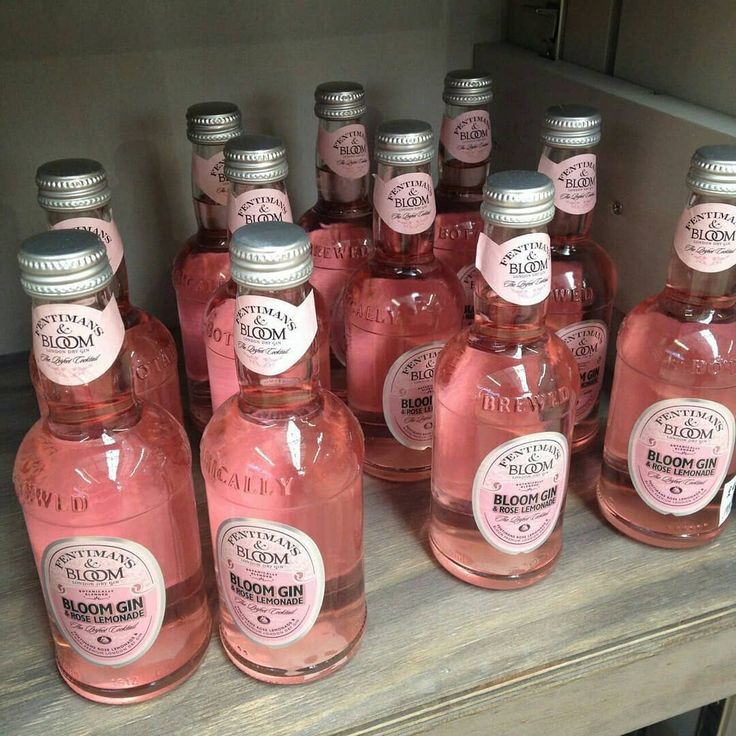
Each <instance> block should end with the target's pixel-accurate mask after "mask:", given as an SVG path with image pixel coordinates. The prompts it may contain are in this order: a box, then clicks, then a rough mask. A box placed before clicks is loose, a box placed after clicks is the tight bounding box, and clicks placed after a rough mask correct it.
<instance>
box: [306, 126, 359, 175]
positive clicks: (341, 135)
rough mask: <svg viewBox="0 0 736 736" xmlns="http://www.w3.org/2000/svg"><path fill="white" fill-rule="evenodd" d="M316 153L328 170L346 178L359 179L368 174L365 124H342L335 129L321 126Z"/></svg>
mask: <svg viewBox="0 0 736 736" xmlns="http://www.w3.org/2000/svg"><path fill="white" fill-rule="evenodd" d="M317 153H318V155H319V157H320V158H321V159H322V161H324V163H325V164H326V165H327V168H328V169H330V171H332V172H334V173H335V174H337V175H338V176H342V177H344V178H346V179H361V178H362V177H364V176H366V175H367V174H368V171H369V168H370V161H369V159H368V143H367V139H366V134H365V126H364V125H361V124H360V123H354V124H353V125H344V126H343V127H342V128H338V129H337V130H335V131H332V132H330V131H327V130H325V129H324V128H323V127H322V126H320V127H319V130H318V132H317Z"/></svg>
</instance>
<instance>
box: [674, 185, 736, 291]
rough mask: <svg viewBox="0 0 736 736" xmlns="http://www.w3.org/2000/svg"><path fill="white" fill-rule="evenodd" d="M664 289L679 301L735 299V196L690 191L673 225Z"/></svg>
mask: <svg viewBox="0 0 736 736" xmlns="http://www.w3.org/2000/svg"><path fill="white" fill-rule="evenodd" d="M667 290H668V291H669V292H670V294H671V295H672V296H674V297H675V298H676V299H678V300H680V301H686V302H688V303H699V302H702V301H703V300H713V299H717V300H723V302H724V304H729V305H733V304H734V302H735V301H736V196H734V197H725V196H723V195H720V196H706V195H702V194H696V193H691V194H690V196H689V198H688V202H687V204H686V206H685V209H684V210H683V212H682V214H681V216H680V219H679V221H678V223H677V226H676V228H675V236H674V242H673V249H672V256H671V258H670V264H669V269H668V271H667Z"/></svg>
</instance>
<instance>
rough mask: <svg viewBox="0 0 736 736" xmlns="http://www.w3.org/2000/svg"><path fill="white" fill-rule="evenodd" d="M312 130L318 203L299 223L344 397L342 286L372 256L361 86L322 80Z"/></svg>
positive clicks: (335, 384)
mask: <svg viewBox="0 0 736 736" xmlns="http://www.w3.org/2000/svg"><path fill="white" fill-rule="evenodd" d="M314 99H315V105H314V112H315V114H316V116H317V118H318V120H319V128H318V129H317V203H316V204H315V205H314V206H313V207H312V208H311V209H308V210H307V211H306V212H305V213H304V214H303V215H302V216H301V217H300V218H299V224H300V225H301V226H302V227H303V228H304V229H305V230H306V231H307V233H308V234H309V240H310V242H311V243H312V259H313V261H314V272H313V274H312V278H311V282H312V284H314V286H316V287H317V289H318V290H319V292H320V293H321V294H322V296H323V297H324V299H325V301H326V302H327V304H328V305H330V306H329V310H330V341H331V351H330V373H331V380H330V384H331V388H332V390H333V391H334V392H335V393H336V394H337V395H338V396H339V397H340V398H342V399H344V398H346V395H347V386H346V380H347V379H346V375H345V325H344V310H343V300H342V290H343V288H344V286H345V282H346V281H347V279H348V277H349V276H350V274H351V273H352V272H353V271H354V270H355V269H356V268H357V267H358V266H360V265H362V264H363V263H365V262H366V261H367V260H368V259H369V258H370V257H371V256H372V255H373V232H372V222H373V215H372V207H371V200H370V159H369V153H368V141H367V137H366V131H365V125H364V124H363V117H364V116H365V112H366V105H365V93H364V91H363V87H362V85H360V84H357V83H356V82H324V83H323V84H319V85H317V89H316V90H315V92H314Z"/></svg>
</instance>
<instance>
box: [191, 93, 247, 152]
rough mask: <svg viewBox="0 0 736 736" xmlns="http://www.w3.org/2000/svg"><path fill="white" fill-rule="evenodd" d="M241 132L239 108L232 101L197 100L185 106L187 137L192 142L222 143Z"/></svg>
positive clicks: (206, 144) (205, 144)
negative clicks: (195, 102) (193, 103)
mask: <svg viewBox="0 0 736 736" xmlns="http://www.w3.org/2000/svg"><path fill="white" fill-rule="evenodd" d="M242 132H243V124H242V121H241V117H240V110H239V108H238V106H237V105H234V104H233V103H232V102H198V103H197V104H196V105H190V107H189V108H187V138H189V140H190V141H191V142H192V143H196V144H199V145H204V146H212V145H222V144H223V143H225V142H226V141H228V140H230V138H234V137H235V136H236V135H241V134H242Z"/></svg>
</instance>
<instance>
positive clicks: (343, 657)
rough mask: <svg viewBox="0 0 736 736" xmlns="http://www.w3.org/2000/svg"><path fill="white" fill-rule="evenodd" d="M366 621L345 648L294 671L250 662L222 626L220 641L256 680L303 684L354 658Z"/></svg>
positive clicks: (237, 663)
mask: <svg viewBox="0 0 736 736" xmlns="http://www.w3.org/2000/svg"><path fill="white" fill-rule="evenodd" d="M365 621H366V620H365V618H364V619H363V625H362V626H361V627H360V632H359V633H358V635H357V636H356V637H355V639H353V641H352V642H350V644H348V645H347V646H346V647H345V649H343V650H342V651H340V652H338V653H337V654H335V655H334V656H333V657H330V658H329V659H327V660H325V661H324V662H321V663H320V664H318V665H315V666H314V667H306V668H304V669H301V670H294V671H289V670H282V669H278V668H274V667H263V666H262V665H258V664H256V663H255V662H250V661H248V660H246V659H244V658H243V657H241V656H240V655H239V654H238V653H237V652H236V651H235V650H234V649H232V648H231V647H230V646H229V645H228V642H227V639H226V638H225V636H224V634H223V632H222V627H220V641H221V642H222V648H223V649H224V650H225V654H226V655H227V657H228V659H229V660H230V661H231V662H232V663H233V664H234V665H235V666H236V667H237V668H238V669H239V670H240V671H241V672H245V674H246V675H249V676H250V677H252V678H254V679H256V680H260V681H261V682H267V683H269V684H271V685H303V684H306V683H308V682H314V681H316V680H321V679H323V678H324V677H327V676H329V675H331V674H332V673H333V672H335V670H339V669H340V668H341V667H342V666H343V665H345V664H347V663H348V662H349V661H350V660H351V659H352V658H353V655H354V654H355V652H356V651H357V650H358V647H359V646H360V643H361V641H362V640H363V634H364V633H365Z"/></svg>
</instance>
